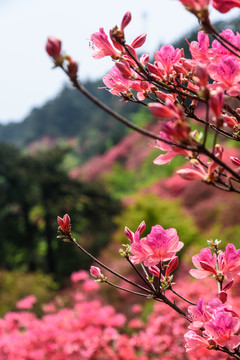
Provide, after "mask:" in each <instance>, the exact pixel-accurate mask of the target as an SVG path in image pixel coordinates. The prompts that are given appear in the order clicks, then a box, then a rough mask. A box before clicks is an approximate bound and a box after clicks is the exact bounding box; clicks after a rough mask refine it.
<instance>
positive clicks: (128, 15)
mask: <svg viewBox="0 0 240 360" xmlns="http://www.w3.org/2000/svg"><path fill="white" fill-rule="evenodd" d="M131 19H132V15H131V13H130V11H127V12H126V13H125V14H124V15H123V18H122V22H121V30H122V31H123V30H124V29H125V27H126V26H127V25H128V24H129V23H130V21H131Z"/></svg>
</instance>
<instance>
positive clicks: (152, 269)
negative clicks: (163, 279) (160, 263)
mask: <svg viewBox="0 0 240 360" xmlns="http://www.w3.org/2000/svg"><path fill="white" fill-rule="evenodd" d="M148 270H149V272H150V274H152V275H154V276H156V277H159V275H160V270H159V268H158V267H157V266H156V265H152V266H149V267H148Z"/></svg>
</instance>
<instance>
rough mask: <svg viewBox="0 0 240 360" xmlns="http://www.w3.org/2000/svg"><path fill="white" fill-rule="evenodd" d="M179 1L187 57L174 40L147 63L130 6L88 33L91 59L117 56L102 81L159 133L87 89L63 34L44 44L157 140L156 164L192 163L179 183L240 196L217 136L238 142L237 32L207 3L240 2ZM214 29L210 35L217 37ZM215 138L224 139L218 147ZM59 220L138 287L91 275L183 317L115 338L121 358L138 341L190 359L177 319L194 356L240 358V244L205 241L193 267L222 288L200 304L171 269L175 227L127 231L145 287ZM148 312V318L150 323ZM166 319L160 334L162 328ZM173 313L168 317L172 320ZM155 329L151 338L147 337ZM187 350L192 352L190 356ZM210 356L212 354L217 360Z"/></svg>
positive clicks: (151, 351) (234, 164)
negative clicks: (186, 15) (221, 24)
mask: <svg viewBox="0 0 240 360" xmlns="http://www.w3.org/2000/svg"><path fill="white" fill-rule="evenodd" d="M180 2H181V3H182V4H183V5H184V6H185V8H186V9H187V10H188V11H190V12H191V13H193V14H194V15H195V16H196V17H197V18H198V21H199V23H200V25H201V31H199V33H198V38H197V41H192V42H191V43H190V44H189V50H190V53H191V58H190V59H187V58H186V57H185V55H184V51H183V49H179V48H177V49H175V48H174V47H173V46H172V45H163V46H162V47H161V48H160V49H159V50H157V51H156V52H155V54H154V62H153V63H151V62H150V60H149V59H150V57H149V54H146V53H144V54H142V55H141V56H139V55H138V54H137V50H136V49H138V48H139V47H141V46H142V45H143V44H144V42H145V40H146V34H141V35H139V36H137V37H136V38H135V40H134V41H133V42H132V43H131V44H128V42H127V40H126V38H125V28H126V27H127V25H128V24H129V22H130V21H131V13H130V12H126V14H125V15H124V16H123V19H122V22H121V25H120V27H117V26H115V27H114V28H112V29H111V30H110V34H109V35H110V36H109V37H108V35H107V34H106V33H105V31H104V29H103V28H100V29H99V32H95V33H94V34H92V36H91V47H92V49H93V51H94V52H93V57H94V58H95V59H101V58H103V57H105V56H108V57H110V58H111V59H112V60H113V61H114V66H113V68H112V69H111V70H110V72H109V73H108V74H107V75H105V76H104V78H103V82H104V84H105V85H106V89H107V90H108V91H110V92H111V93H112V94H113V95H115V96H119V97H120V99H121V100H123V101H131V102H134V103H138V104H139V105H145V106H147V107H148V109H149V111H150V112H151V113H152V115H153V116H155V117H156V118H158V119H159V120H160V125H159V134H155V133H152V132H151V131H149V130H147V129H143V128H140V127H139V126H137V125H135V124H133V123H131V122H129V121H128V120H127V119H125V118H123V117H122V116H120V115H119V114H116V113H115V112H113V111H112V110H111V109H109V108H108V107H107V106H106V105H104V104H102V103H101V102H100V101H99V100H97V99H96V98H94V97H93V96H92V95H91V94H90V93H89V92H87V90H86V89H85V88H84V87H83V86H82V84H81V83H80V82H79V81H78V78H77V69H78V68H77V63H76V62H75V61H74V60H72V59H71V57H70V56H68V55H67V56H66V55H62V53H61V42H60V41H59V40H58V39H56V38H53V37H51V38H49V39H48V42H47V46H46V50H47V52H48V54H49V55H50V56H51V57H52V59H53V61H54V63H55V65H56V66H59V67H61V68H62V69H63V71H64V72H65V73H66V74H67V75H68V77H69V79H70V80H71V82H72V84H73V86H74V87H75V88H76V89H77V90H79V91H80V92H82V93H83V94H84V95H86V96H87V97H88V98H90V99H91V100H92V101H93V102H94V103H95V104H97V105H98V106H100V107H101V108H102V109H103V110H105V111H106V112H107V113H109V114H111V115H112V116H113V117H115V118H116V119H117V120H119V121H121V122H122V123H124V124H126V125H127V126H129V127H130V128H132V129H135V130H136V131H138V132H140V133H142V134H144V135H147V136H149V137H151V138H153V139H155V144H152V145H151V146H152V147H155V148H157V149H159V150H161V151H164V152H165V154H161V155H159V156H158V157H157V158H156V159H155V160H154V163H155V164H157V165H164V164H166V163H167V164H169V163H170V162H171V161H172V160H173V159H174V158H175V157H176V156H178V155H181V156H184V157H185V158H187V159H188V161H189V163H190V166H191V167H190V168H186V167H184V168H182V169H180V170H178V171H177V173H178V175H180V176H181V177H182V178H183V179H185V180H187V181H193V180H198V181H202V182H204V183H206V184H208V185H211V186H214V187H216V188H218V189H220V190H224V191H231V192H235V193H240V171H239V169H240V157H238V156H229V159H227V160H226V159H224V157H223V154H224V143H223V141H222V138H221V137H225V138H226V139H231V140H233V141H239V139H240V125H239V124H240V108H238V107H236V106H234V100H235V101H236V100H239V99H240V97H239V93H240V60H239V59H240V35H239V34H238V33H236V34H234V33H233V32H232V30H230V29H226V30H223V31H222V32H220V33H219V32H218V31H217V30H216V29H215V28H214V27H213V25H212V24H211V22H210V19H209V6H210V4H212V6H213V7H214V8H215V9H217V10H218V11H220V12H222V13H225V12H227V11H229V10H230V9H232V8H233V7H238V8H239V7H240V1H239V0H233V1H221V0H213V1H212V2H211V1H210V0H180ZM209 35H211V36H212V37H213V39H214V40H213V41H212V43H210V38H209ZM199 105H200V107H204V109H205V111H202V115H201V112H197V111H196V108H197V106H199ZM200 116H201V117H200ZM193 120H194V121H196V122H198V123H199V124H201V125H202V126H203V127H202V129H203V131H202V133H199V131H198V130H197V129H196V128H194V127H192V126H193V124H194V121H193ZM210 132H211V133H213V134H214V136H213V137H211V139H210V145H209V143H208V141H207V140H208V139H209V138H210V137H209V133H210ZM217 140H220V142H221V143H217ZM229 162H230V165H229ZM58 224H59V228H58V231H59V233H60V236H59V238H61V239H63V240H64V241H67V242H71V243H73V244H74V245H75V246H76V247H77V248H78V249H80V250H81V251H82V252H84V253H85V254H86V255H88V256H90V257H91V258H92V259H93V260H94V261H95V262H96V263H97V264H99V265H101V266H102V268H104V269H105V270H107V271H109V272H110V273H112V274H113V275H115V276H117V277H118V278H119V279H121V280H122V281H125V282H126V283H127V284H128V285H129V284H130V285H132V286H135V290H137V291H135V290H132V289H129V288H127V287H124V288H122V287H121V286H119V285H118V284H114V283H112V282H110V281H109V280H108V278H107V277H106V276H105V274H103V273H102V272H101V269H100V268H98V267H95V266H92V267H91V270H90V271H91V274H92V276H94V277H96V278H97V281H98V282H100V283H105V284H108V285H110V286H113V287H115V288H117V289H122V290H124V291H126V292H127V293H130V294H135V295H138V296H140V297H145V298H147V299H154V300H155V301H156V302H159V303H164V304H165V305H168V306H169V307H170V308H171V309H172V310H174V311H175V312H176V313H178V315H179V316H180V320H178V321H176V322H175V320H174V322H173V319H175V318H174V316H176V313H175V315H173V314H172V312H170V313H168V314H167V315H166V317H165V316H160V317H159V318H158V317H156V319H157V321H156V323H155V322H154V321H153V322H154V325H156V324H157V331H156V332H154V329H152V328H151V325H150V326H148V325H147V327H146V329H144V330H143V331H139V333H138V334H137V335H136V334H132V339H131V340H132V342H131V341H130V343H128V336H127V335H126V334H125V335H123V336H119V338H118V341H119V342H116V343H115V344H114V346H115V348H116V349H117V352H118V355H117V356H118V358H119V359H121V358H122V359H124V358H127V359H129V358H132V359H134V356H136V352H135V351H134V350H136V349H134V346H135V345H136V344H137V345H138V346H139V348H138V352H139V353H138V355H139V357H138V358H140V359H142V360H143V359H147V358H152V359H155V358H157V357H159V356H160V354H161V358H162V359H165V360H166V359H175V358H176V359H177V358H178V356H181V358H182V357H183V356H184V357H185V358H188V357H187V355H185V354H184V355H183V349H182V346H181V347H180V349H179V348H178V347H175V344H173V343H172V341H171V337H172V335H175V334H176V335H178V334H180V333H181V335H183V333H182V332H181V330H182V327H181V325H183V324H182V323H181V321H183V322H184V321H187V322H188V323H189V330H188V331H187V332H186V331H185V330H184V333H185V334H184V338H185V341H186V344H185V348H186V351H187V353H188V354H191V353H194V352H196V351H197V356H198V357H199V356H201V357H202V358H206V359H207V358H208V356H209V351H210V350H213V352H215V351H216V352H215V354H217V355H216V356H217V358H218V359H219V358H220V355H219V353H225V354H227V355H229V358H230V359H233V358H235V359H240V337H239V333H240V320H239V315H238V314H237V312H236V311H237V309H235V308H234V305H235V304H234V300H233V299H230V297H229V289H230V288H231V287H232V285H233V283H234V281H235V280H236V278H237V277H238V275H240V250H238V249H236V248H235V246H234V245H233V244H228V245H227V246H226V248H225V251H223V250H221V249H220V246H219V245H220V241H218V240H215V241H213V240H209V241H208V247H207V248H204V249H202V250H201V252H200V254H198V255H195V256H193V258H192V259H193V264H194V266H195V267H196V268H197V269H192V270H191V271H190V273H191V275H192V276H194V277H196V278H198V279H203V278H205V277H208V276H209V275H210V276H211V277H213V278H214V279H215V281H216V284H217V288H218V290H217V291H216V293H217V294H214V295H213V296H212V297H211V298H210V299H209V300H206V299H203V297H202V295H200V294H199V296H198V300H197V302H196V303H194V302H193V301H192V299H191V300H189V299H188V298H186V297H185V293H186V292H187V291H186V289H185V287H186V285H185V284H186V283H183V284H182V287H181V291H179V293H178V292H177V290H176V289H177V287H175V286H174V285H175V284H174V282H173V272H174V271H175V270H176V269H177V267H178V257H177V255H176V254H177V252H178V251H179V250H180V249H181V248H182V247H183V245H184V244H183V242H182V241H181V240H179V237H178V234H177V231H176V229H174V228H169V229H164V228H163V227H162V226H161V225H154V226H152V229H151V231H150V232H149V233H148V235H146V236H144V237H143V236H142V234H143V232H144V230H145V222H144V221H142V222H141V223H140V225H139V227H138V228H137V230H136V231H135V232H132V231H131V230H130V229H129V228H128V227H126V228H125V235H126V236H127V238H128V240H129V244H124V245H123V248H122V249H121V250H120V254H121V255H122V257H124V258H125V259H126V260H127V262H128V263H129V265H130V266H131V267H132V268H133V269H134V270H135V272H136V273H137V275H138V276H139V278H140V280H141V281H140V283H135V282H133V281H132V280H131V279H129V278H126V277H124V276H123V275H121V274H119V273H117V272H116V271H115V270H113V269H110V268H109V267H108V266H107V265H105V264H103V263H101V261H99V260H98V259H96V258H94V257H93V256H92V255H91V254H89V253H88V252H87V251H86V250H85V249H84V248H83V247H82V245H81V244H79V243H78V242H77V241H76V240H75V239H74V238H73V237H72V235H71V226H70V218H69V216H68V215H67V214H66V215H65V216H64V217H63V218H58ZM136 288H137V289H136ZM169 293H170V294H169ZM183 293H184V295H183ZM173 294H174V295H175V296H176V297H177V298H179V299H181V300H182V301H184V302H185V305H179V304H177V303H176V302H175V299H172V296H173ZM196 294H198V291H196ZM186 303H188V308H187V307H186ZM189 304H191V305H189ZM156 306H162V304H161V305H156ZM153 314H154V312H153ZM152 316H153V315H150V317H149V319H150V320H149V321H150V324H151V319H152ZM169 317H170V318H169ZM171 317H172V318H171ZM153 318H154V316H153ZM163 318H164V333H163V334H162V333H161V325H162V323H161V320H162V319H163ZM170 319H171V320H172V321H169V320H170ZM169 323H171V330H170V334H171V336H170V337H168V329H169V328H168V325H169ZM130 324H131V326H132V329H141V326H142V323H141V321H139V319H135V320H134V319H133V320H132V321H131V322H130ZM183 327H186V325H183ZM149 333H150V337H148V335H149ZM142 335H143V338H142V337H141V336H142ZM134 339H135V340H136V343H135V344H134ZM146 339H147V340H148V341H147V343H146V342H145V340H146ZM163 339H164V340H163ZM139 340H140V341H139ZM119 344H120V345H119ZM130 344H131V345H130ZM202 351H203V353H201V352H202ZM205 354H206V356H205ZM107 356H108V355H107ZM191 356H192V355H189V358H191ZM194 356H195V355H193V359H194ZM214 356H215V355H212V354H211V358H213V357H214Z"/></svg>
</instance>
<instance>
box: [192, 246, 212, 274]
mask: <svg viewBox="0 0 240 360" xmlns="http://www.w3.org/2000/svg"><path fill="white" fill-rule="evenodd" d="M192 262H193V264H194V266H196V268H197V270H196V269H192V270H190V274H191V275H192V276H194V277H195V278H197V279H203V278H205V277H207V276H208V275H217V271H216V269H215V268H216V254H213V255H212V253H211V250H210V249H209V248H205V249H202V250H201V251H200V254H197V255H194V256H193V257H192Z"/></svg>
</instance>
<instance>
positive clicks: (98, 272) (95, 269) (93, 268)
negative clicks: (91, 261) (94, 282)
mask: <svg viewBox="0 0 240 360" xmlns="http://www.w3.org/2000/svg"><path fill="white" fill-rule="evenodd" d="M90 274H91V275H92V276H93V277H96V278H99V277H102V273H101V270H100V269H99V268H98V267H96V266H91V268H90Z"/></svg>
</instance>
